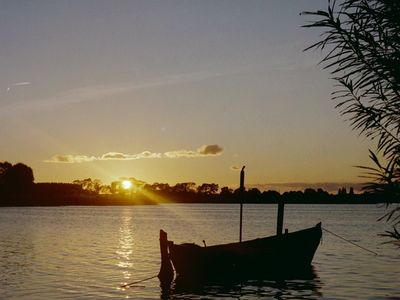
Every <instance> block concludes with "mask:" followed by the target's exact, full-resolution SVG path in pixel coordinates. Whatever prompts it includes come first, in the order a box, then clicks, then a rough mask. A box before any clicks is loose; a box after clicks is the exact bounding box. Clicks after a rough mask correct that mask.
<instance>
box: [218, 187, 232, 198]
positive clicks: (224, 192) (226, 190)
mask: <svg viewBox="0 0 400 300" xmlns="http://www.w3.org/2000/svg"><path fill="white" fill-rule="evenodd" d="M232 193H233V190H232V189H230V188H228V187H227V186H224V187H222V188H221V192H220V194H221V195H224V196H225V195H231V194H232Z"/></svg>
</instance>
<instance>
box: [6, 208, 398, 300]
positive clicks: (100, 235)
mask: <svg viewBox="0 0 400 300" xmlns="http://www.w3.org/2000/svg"><path fill="white" fill-rule="evenodd" d="M383 212H384V210H383V209H382V208H378V207H376V206H374V205H369V206H355V205H348V206H344V205H304V206H303V205H287V206H286V210H285V228H289V230H290V231H293V230H296V229H302V228H304V227H308V226H314V225H315V224H316V223H317V222H319V221H322V225H323V227H325V228H327V229H329V230H331V231H333V232H335V233H338V234H340V235H342V236H344V237H345V238H347V239H349V240H351V241H353V242H356V243H358V244H360V245H362V246H364V247H366V248H368V249H370V250H372V251H375V252H378V253H379V255H378V256H374V255H372V254H369V253H367V252H365V251H363V250H361V249H359V248H356V247H354V246H352V245H350V244H348V243H346V242H344V241H342V240H340V239H338V238H336V237H334V236H332V235H330V234H328V233H324V235H323V242H322V244H321V245H320V247H319V249H318V250H317V253H316V256H315V258H314V269H315V275H316V277H315V278H314V279H310V280H290V281H286V282H274V281H266V280H264V281H248V282H244V283H236V284H234V283H232V284H230V285H225V286H219V285H218V284H214V285H208V286H203V287H196V288H186V289H181V288H180V287H179V286H176V285H173V286H172V287H171V289H170V290H165V289H164V290H162V289H161V288H160V284H159V281H158V279H157V278H154V279H151V280H148V281H145V282H142V283H140V284H137V285H134V286H133V287H131V288H128V289H121V288H120V285H121V284H123V283H128V282H132V281H136V280H141V279H144V278H148V277H151V276H154V275H156V274H157V273H158V270H159V263H160V254H159V244H158V233H159V229H160V228H163V229H164V230H166V231H167V232H168V233H169V238H170V239H172V240H174V241H175V242H196V243H199V244H201V243H202V242H201V241H202V240H203V239H204V240H206V243H207V244H208V245H211V244H214V243H223V242H231V241H236V240H237V239H238V223H239V217H238V206H237V205H178V204H170V205H160V206H132V207H48V208H47V207H46V208H44V207H31V208H0V298H1V299H67V298H70V299H77V298H79V299H88V298H92V299H105V298H110V299H119V298H132V299H160V298H171V299H223V298H224V299H232V298H234V299H257V298H258V299H400V277H399V274H400V250H397V249H395V248H394V247H393V246H392V245H384V244H382V242H383V241H384V240H383V239H382V238H381V237H378V236H377V234H378V233H380V232H383V231H384V230H385V229H388V227H387V226H386V225H385V224H384V223H377V222H376V220H377V218H378V217H379V216H381V215H382V214H383ZM275 219H276V206H274V205H246V206H245V207H244V228H243V236H244V239H251V238H256V237H261V236H265V235H271V234H274V230H275ZM293 251H296V249H293Z"/></svg>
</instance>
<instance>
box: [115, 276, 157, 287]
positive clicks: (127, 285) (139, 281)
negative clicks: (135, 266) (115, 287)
mask: <svg viewBox="0 0 400 300" xmlns="http://www.w3.org/2000/svg"><path fill="white" fill-rule="evenodd" d="M157 276H158V275H154V276H151V277H149V278H145V279H142V280H138V281H134V282H131V283H127V284H123V285H121V288H126V287H129V286H131V285H135V284H137V283H141V282H144V281H147V280H150V279H153V278H156V277H157Z"/></svg>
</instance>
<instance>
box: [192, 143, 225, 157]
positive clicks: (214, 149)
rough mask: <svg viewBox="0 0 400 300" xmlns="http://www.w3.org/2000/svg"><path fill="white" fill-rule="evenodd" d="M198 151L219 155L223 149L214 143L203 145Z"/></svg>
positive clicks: (204, 153)
mask: <svg viewBox="0 0 400 300" xmlns="http://www.w3.org/2000/svg"><path fill="white" fill-rule="evenodd" d="M197 151H198V152H199V153H200V154H203V155H219V154H221V153H222V151H223V149H222V148H221V147H220V146H218V145H217V144H213V145H203V146H201V147H200V148H199V149H198V150H197Z"/></svg>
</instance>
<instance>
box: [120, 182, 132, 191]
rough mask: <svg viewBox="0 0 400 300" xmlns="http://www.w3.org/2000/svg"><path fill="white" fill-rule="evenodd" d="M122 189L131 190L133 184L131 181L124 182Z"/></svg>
mask: <svg viewBox="0 0 400 300" xmlns="http://www.w3.org/2000/svg"><path fill="white" fill-rule="evenodd" d="M122 188H123V189H124V190H129V189H130V188H132V182H131V181H129V180H124V181H122Z"/></svg>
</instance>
